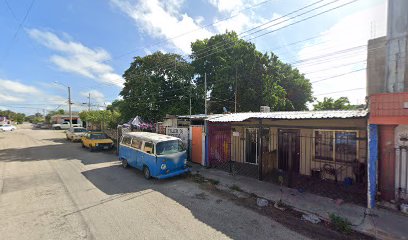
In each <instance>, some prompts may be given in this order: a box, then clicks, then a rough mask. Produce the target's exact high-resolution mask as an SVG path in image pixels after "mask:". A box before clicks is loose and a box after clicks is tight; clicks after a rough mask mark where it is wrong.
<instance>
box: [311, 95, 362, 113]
mask: <svg viewBox="0 0 408 240" xmlns="http://www.w3.org/2000/svg"><path fill="white" fill-rule="evenodd" d="M313 106H314V110H350V109H357V108H361V107H364V106H361V105H351V104H350V101H349V99H348V98H347V97H340V98H338V99H334V98H331V97H325V98H324V99H323V101H321V102H320V101H317V103H316V104H314V105H313Z"/></svg>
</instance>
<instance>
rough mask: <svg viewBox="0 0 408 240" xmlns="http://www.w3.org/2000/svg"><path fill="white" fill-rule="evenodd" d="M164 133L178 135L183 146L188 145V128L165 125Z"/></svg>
mask: <svg viewBox="0 0 408 240" xmlns="http://www.w3.org/2000/svg"><path fill="white" fill-rule="evenodd" d="M166 135H168V136H173V137H178V138H180V139H181V141H183V143H184V146H186V147H187V146H188V128H176V127H167V128H166Z"/></svg>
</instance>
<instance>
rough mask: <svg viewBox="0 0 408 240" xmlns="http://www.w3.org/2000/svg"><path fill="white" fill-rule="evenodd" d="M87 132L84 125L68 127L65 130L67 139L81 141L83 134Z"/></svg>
mask: <svg viewBox="0 0 408 240" xmlns="http://www.w3.org/2000/svg"><path fill="white" fill-rule="evenodd" d="M85 133H86V129H85V128H83V127H73V128H70V129H68V130H67V131H66V132H65V134H66V136H67V139H68V140H71V141H73V142H75V141H81V138H82V136H84V134H85Z"/></svg>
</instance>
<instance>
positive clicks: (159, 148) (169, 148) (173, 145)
mask: <svg viewBox="0 0 408 240" xmlns="http://www.w3.org/2000/svg"><path fill="white" fill-rule="evenodd" d="M185 150H186V149H185V147H184V145H183V143H182V142H181V141H180V140H172V141H166V142H159V143H157V144H156V154H157V155H167V154H172V153H178V152H182V151H185Z"/></svg>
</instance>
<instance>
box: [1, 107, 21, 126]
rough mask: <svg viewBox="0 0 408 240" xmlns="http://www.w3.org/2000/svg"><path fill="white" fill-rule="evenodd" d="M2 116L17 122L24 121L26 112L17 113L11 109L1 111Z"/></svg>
mask: <svg viewBox="0 0 408 240" xmlns="http://www.w3.org/2000/svg"><path fill="white" fill-rule="evenodd" d="M0 116H4V117H7V119H10V120H11V121H14V122H17V123H23V122H24V120H25V114H24V113H16V112H13V111H11V110H4V111H0Z"/></svg>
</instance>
